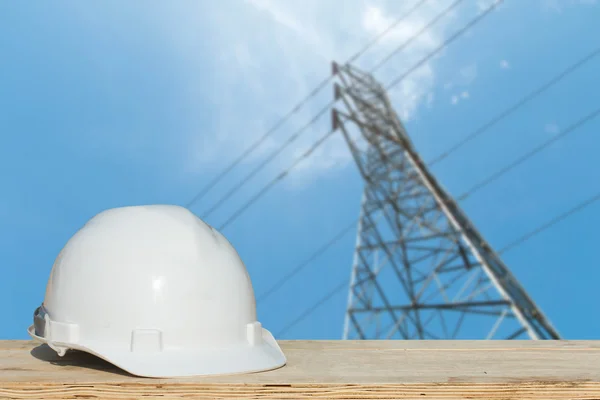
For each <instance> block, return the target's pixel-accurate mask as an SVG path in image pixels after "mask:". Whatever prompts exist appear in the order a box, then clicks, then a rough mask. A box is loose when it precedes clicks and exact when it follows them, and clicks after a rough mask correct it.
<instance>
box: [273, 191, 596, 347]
mask: <svg viewBox="0 0 600 400" xmlns="http://www.w3.org/2000/svg"><path fill="white" fill-rule="evenodd" d="M598 200H600V192H599V193H596V194H595V195H594V196H592V197H589V198H588V199H586V200H585V201H583V202H581V203H579V204H577V205H576V206H575V207H573V208H571V209H569V210H567V211H565V212H564V213H562V214H560V215H558V216H557V217H555V218H553V219H551V220H550V221H548V222H546V223H545V224H543V225H540V226H539V227H537V228H535V229H534V230H532V231H530V232H529V233H527V234H525V235H523V236H521V237H520V238H519V239H517V240H515V241H513V242H511V243H510V244H508V245H507V246H505V247H504V248H503V249H502V250H501V251H500V252H498V254H504V253H506V252H508V251H510V250H512V249H514V248H515V247H518V246H520V245H522V244H523V243H525V242H526V241H528V240H529V239H531V238H533V237H535V236H537V235H539V234H540V233H542V232H544V231H546V230H548V229H550V228H551V227H553V226H555V225H556V224H557V223H558V222H560V221H563V220H565V219H567V218H568V217H570V216H572V215H574V214H575V213H577V212H579V211H582V210H583V209H585V208H586V207H588V206H590V205H592V204H593V203H595V202H597V201H598ZM349 283H350V281H349V280H348V279H346V280H344V281H343V282H342V283H341V284H340V285H338V286H336V287H335V288H333V290H331V291H330V292H329V293H327V294H326V295H325V296H324V297H322V298H321V299H319V301H317V302H316V303H314V304H313V305H312V306H311V307H309V308H308V309H306V311H304V312H303V313H302V314H300V315H299V316H298V317H297V318H296V319H294V320H293V321H292V322H290V323H289V324H287V325H286V326H285V327H284V328H283V329H281V330H280V331H279V332H278V333H277V335H276V336H277V337H280V336H281V335H283V334H285V333H286V332H287V331H289V330H290V329H291V328H293V327H294V326H295V325H297V324H298V323H300V322H302V321H303V320H304V319H305V318H306V317H308V316H309V315H310V314H312V313H313V312H315V311H316V310H317V309H318V308H319V307H320V306H322V305H323V304H324V303H326V302H327V301H328V300H329V299H331V298H332V297H333V296H335V295H336V294H337V293H338V292H339V291H341V290H342V289H344V288H347V286H348V284H349Z"/></svg>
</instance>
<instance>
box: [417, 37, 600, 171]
mask: <svg viewBox="0 0 600 400" xmlns="http://www.w3.org/2000/svg"><path fill="white" fill-rule="evenodd" d="M598 54H600V47H598V48H596V49H595V50H593V51H592V52H591V53H589V54H587V55H586V56H585V57H583V58H581V59H579V60H577V61H576V62H575V63H573V64H571V65H569V66H568V67H567V68H566V69H564V70H563V71H561V72H560V73H559V74H557V75H555V76H554V77H552V78H551V79H550V80H548V81H547V82H545V83H544V84H542V85H541V86H539V87H538V88H536V89H534V90H533V91H531V92H530V93H529V94H527V95H526V96H524V97H522V98H521V99H520V100H519V101H517V102H516V103H514V104H513V105H511V106H510V107H508V108H507V109H505V110H504V111H502V112H501V113H500V114H498V115H497V116H496V117H494V118H492V119H491V120H490V121H488V122H487V123H485V124H483V125H482V126H481V127H479V128H478V129H476V130H475V131H473V132H472V133H471V134H469V135H467V136H466V137H465V138H464V139H462V140H461V141H460V142H458V143H456V144H455V145H453V146H452V147H450V148H449V149H448V150H446V151H444V152H443V153H441V154H439V155H438V156H437V157H435V158H433V159H432V160H431V161H430V162H429V165H430V166H432V165H435V164H437V163H438V162H440V161H442V160H443V159H445V158H447V157H448V156H449V155H450V154H452V153H454V152H455V151H457V150H458V149H460V148H461V147H462V146H464V145H465V144H467V143H468V142H470V141H471V140H473V139H475V138H476V137H477V136H479V135H481V134H482V133H484V132H485V131H487V130H488V129H490V128H491V127H492V126H494V125H496V124H497V123H498V122H500V121H502V120H503V119H505V118H506V117H508V116H509V115H510V114H512V113H514V112H515V111H517V110H518V109H520V108H521V107H523V106H524V105H526V104H527V103H529V102H530V101H531V100H533V99H535V98H536V97H538V96H539V95H541V94H542V93H544V92H545V91H546V90H548V89H550V88H551V87H552V86H554V85H556V84H557V83H559V82H560V81H562V80H563V79H564V78H566V77H567V76H569V75H570V74H572V73H573V72H575V71H576V70H577V69H579V68H581V67H582V66H583V65H585V64H586V63H588V62H589V61H591V60H592V59H593V58H594V57H597V56H598Z"/></svg>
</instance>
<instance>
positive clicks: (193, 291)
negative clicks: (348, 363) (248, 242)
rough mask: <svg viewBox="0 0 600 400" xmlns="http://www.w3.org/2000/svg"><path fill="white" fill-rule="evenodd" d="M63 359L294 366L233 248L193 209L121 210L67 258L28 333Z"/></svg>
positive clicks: (71, 246)
mask: <svg viewBox="0 0 600 400" xmlns="http://www.w3.org/2000/svg"><path fill="white" fill-rule="evenodd" d="M28 332H29V334H30V335H31V337H32V338H34V339H36V340H38V341H41V342H43V343H46V344H48V346H50V347H51V348H52V349H54V350H55V351H56V352H57V353H58V354H59V355H61V356H62V355H64V354H65V352H66V350H68V349H75V350H81V351H85V352H88V353H91V354H94V355H96V356H98V357H100V358H103V359H104V360H106V361H108V362H110V363H112V364H114V365H116V366H117V367H119V368H121V369H123V370H125V371H127V372H129V373H131V374H133V375H138V376H147V377H157V378H160V377H163V378H164V377H181V376H193V375H217V374H219V375H220V374H234V373H247V372H259V371H266V370H271V369H275V368H278V367H281V366H283V365H284V364H285V363H286V359H285V356H284V354H283V353H282V351H281V349H280V348H279V345H278V344H277V342H276V341H275V339H274V338H273V336H272V335H271V333H270V332H269V331H267V330H266V329H264V328H262V326H261V324H260V322H258V321H257V319H256V302H255V298H254V292H253V289H252V283H251V281H250V277H249V276H248V273H247V271H246V267H245V266H244V264H243V262H242V260H241V259H240V257H239V255H238V253H237V252H236V251H235V249H234V248H233V247H232V246H231V244H230V243H229V242H228V241H227V239H225V237H224V236H223V235H221V234H220V233H219V232H218V231H216V230H215V229H214V228H212V227H211V226H209V225H207V224H206V223H204V222H203V221H202V220H200V219H199V218H198V217H196V216H195V215H194V214H193V213H192V212H190V211H189V210H187V209H186V208H183V207H179V206H171V205H149V206H132V207H121V208H114V209H110V210H107V211H104V212H101V213H100V214H98V215H96V216H95V217H93V218H92V219H91V220H89V221H88V222H87V223H86V224H85V225H84V226H83V227H82V228H81V229H80V230H79V231H78V232H77V233H76V234H75V235H74V236H73V237H72V238H71V239H70V240H69V241H68V242H67V244H66V245H65V247H64V248H63V249H62V251H61V252H60V254H59V255H58V257H57V259H56V261H55V262H54V265H53V267H52V272H51V273H50V279H49V281H48V285H47V287H46V295H45V298H44V301H43V303H42V305H41V306H40V307H38V308H37V309H36V310H35V312H34V324H33V325H31V326H30V327H29V329H28Z"/></svg>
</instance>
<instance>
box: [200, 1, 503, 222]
mask: <svg viewBox="0 0 600 400" xmlns="http://www.w3.org/2000/svg"><path fill="white" fill-rule="evenodd" d="M502 1H503V0H496V1H495V2H494V3H493V4H492V5H491V6H490V7H488V8H487V9H485V10H484V11H483V12H481V13H480V14H478V15H477V16H476V17H475V18H473V19H472V20H470V21H469V22H468V23H467V24H466V25H464V27H463V28H462V29H460V30H459V31H457V32H456V33H454V34H453V35H452V36H451V37H450V38H449V39H448V40H445V41H444V42H443V43H442V44H441V45H440V46H438V47H437V48H436V49H435V50H434V51H433V53H430V54H428V55H427V56H425V57H423V58H422V59H421V60H420V61H419V62H417V63H416V64H415V65H413V66H412V67H411V68H409V69H408V70H406V71H405V72H404V73H403V74H402V75H401V76H400V78H398V79H395V80H394V81H393V84H392V85H390V86H388V87H391V86H393V85H396V84H397V83H399V82H400V81H401V80H402V79H405V78H406V77H407V76H408V75H410V74H411V73H412V72H414V71H415V70H416V69H418V68H419V67H420V66H422V65H423V64H424V63H425V62H426V61H427V60H429V59H430V58H431V57H432V54H435V53H437V52H439V51H441V50H442V49H443V48H445V47H446V46H448V45H449V44H450V43H452V42H453V41H454V40H456V39H457V38H458V37H460V36H461V35H462V34H464V33H465V32H466V31H467V30H468V28H471V27H473V26H474V25H475V24H476V23H478V22H480V21H481V20H482V19H483V18H484V17H485V16H487V15H489V13H490V12H491V11H492V10H493V9H494V8H495V7H497V6H498V4H500V3H501V2H502ZM444 12H449V9H446V10H445V11H444ZM422 32H423V31H420V32H419V33H417V35H419V34H421V33H422ZM409 40H410V38H409ZM333 103H334V102H331V103H330V104H328V105H327V106H326V107H325V108H323V109H322V110H321V111H320V112H319V113H318V114H317V115H316V116H315V117H314V118H313V119H312V120H311V121H316V119H318V118H319V117H320V116H321V115H323V114H324V113H325V112H326V111H327V109H328V108H329V107H330V106H331V105H332V104H333ZM311 124H312V122H309V123H308V124H307V125H305V126H304V127H303V128H302V129H301V130H299V131H297V132H296V133H295V134H294V135H292V137H291V138H290V139H288V141H286V142H285V143H284V145H283V146H281V147H280V148H279V149H278V150H277V151H275V152H274V153H273V154H272V155H271V156H270V157H269V158H268V159H267V161H266V162H263V163H261V164H260V166H259V168H256V169H254V170H253V171H252V172H251V173H250V175H248V176H247V177H246V178H244V180H242V181H240V182H239V183H238V184H237V185H236V186H234V187H233V188H232V190H230V191H229V192H228V193H227V194H226V195H225V198H228V197H230V196H231V195H232V194H233V193H235V192H236V191H237V190H239V189H240V188H241V187H242V186H243V185H244V184H245V183H246V182H248V177H249V176H253V175H254V174H256V173H257V172H258V170H259V169H260V168H262V167H264V166H265V165H266V164H267V163H268V162H270V161H271V160H272V159H274V158H275V157H276V156H277V155H278V154H279V153H280V152H281V151H283V149H284V148H285V147H287V146H288V145H289V144H290V143H292V142H293V141H294V140H295V139H296V138H297V137H298V135H299V134H300V133H301V132H302V131H303V130H304V129H306V128H307V127H308V126H310V125H311ZM331 133H333V131H330V132H328V133H327V134H326V135H325V136H326V137H329V135H330V134H331ZM323 142H324V140H321V139H320V140H319V141H318V142H317V143H319V145H320V144H322V143H323ZM316 147H318V145H317V146H316ZM316 147H315V146H313V147H311V148H310V149H309V152H312V151H313V150H314V149H315V148H316ZM301 158H305V156H304V155H303V156H302V157H301ZM299 160H300V159H298V160H296V162H295V163H294V164H293V165H292V166H291V167H289V168H288V169H287V170H286V171H284V173H283V175H279V176H277V177H276V178H275V179H273V180H272V181H270V182H268V183H267V185H266V186H265V187H263V188H262V189H261V190H260V191H259V192H258V193H257V194H256V195H255V196H254V197H252V198H251V199H250V200H249V201H248V202H247V203H245V204H244V205H243V206H242V207H241V209H238V211H236V212H235V213H234V215H233V216H232V217H230V218H229V219H228V220H227V221H226V222H225V224H224V225H223V227H224V226H226V225H228V224H229V223H231V222H232V221H233V220H235V219H236V218H237V217H238V216H239V215H240V214H241V213H242V212H243V211H244V210H246V209H247V208H248V207H249V206H250V205H251V204H253V203H254V202H255V201H256V200H258V199H259V198H260V197H261V196H263V195H264V194H265V193H267V192H268V191H269V189H270V188H271V187H273V186H274V185H275V183H277V182H278V181H280V180H281V179H283V178H284V177H285V176H286V175H287V173H288V172H289V171H291V170H292V169H293V168H294V167H295V166H296V165H298V163H299ZM222 204H223V198H222V199H220V200H219V201H218V202H217V203H216V204H215V205H214V206H213V207H212V208H211V209H210V212H212V211H214V210H215V209H217V208H219V207H220V206H221V205H222ZM206 215H208V214H205V215H204V217H206Z"/></svg>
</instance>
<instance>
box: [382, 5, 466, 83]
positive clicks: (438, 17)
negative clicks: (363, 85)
mask: <svg viewBox="0 0 600 400" xmlns="http://www.w3.org/2000/svg"><path fill="white" fill-rule="evenodd" d="M462 2H463V0H456V1H455V2H454V3H452V4H450V6H448V8H446V9H445V10H444V11H442V12H441V13H439V14H438V15H437V16H436V17H435V18H434V19H432V20H431V21H429V23H428V24H427V25H425V26H424V27H423V28H421V30H420V31H419V32H417V33H416V34H415V35H413V36H412V37H411V38H409V39H408V40H407V41H406V42H404V43H403V44H402V45H400V46H398V47H397V48H396V49H395V50H394V51H392V52H391V53H389V54H388V55H387V56H385V57H384V58H383V59H382V60H381V61H379V62H378V63H377V64H375V66H374V67H373V68H372V69H371V70H370V72H371V73H373V72H375V71H377V70H378V69H379V68H381V66H382V65H383V64H385V63H386V62H388V61H389V60H390V59H391V58H392V57H394V56H395V55H396V54H398V53H399V52H401V51H402V50H404V49H405V48H406V47H407V46H408V45H409V44H411V43H412V42H413V41H414V40H416V39H417V38H418V37H419V36H421V35H422V34H423V33H424V32H425V31H427V30H429V29H430V28H431V27H432V26H433V25H435V24H436V23H438V22H439V21H440V20H441V19H442V18H444V17H445V16H446V15H447V14H448V13H449V12H450V11H452V10H453V9H454V8H456V7H457V6H458V5H459V4H460V3H462Z"/></svg>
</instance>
